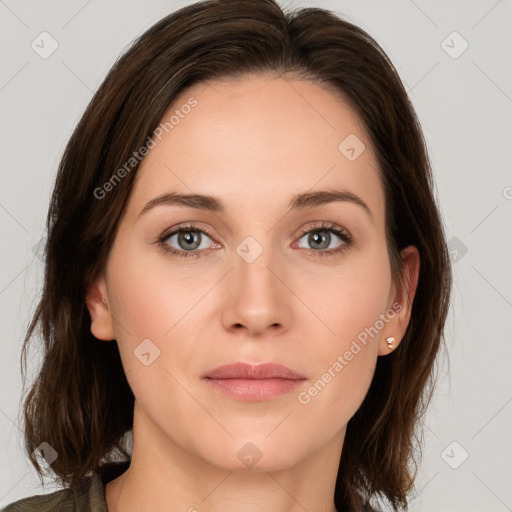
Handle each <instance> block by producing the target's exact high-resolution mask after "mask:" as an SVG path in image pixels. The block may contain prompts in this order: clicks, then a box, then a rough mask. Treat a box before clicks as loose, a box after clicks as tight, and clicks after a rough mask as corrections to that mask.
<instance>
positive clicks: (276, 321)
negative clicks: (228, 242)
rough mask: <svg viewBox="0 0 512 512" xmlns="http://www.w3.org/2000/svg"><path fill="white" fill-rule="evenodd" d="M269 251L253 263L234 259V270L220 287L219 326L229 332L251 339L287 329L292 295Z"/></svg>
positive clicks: (277, 263)
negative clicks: (222, 299) (243, 334)
mask: <svg viewBox="0 0 512 512" xmlns="http://www.w3.org/2000/svg"><path fill="white" fill-rule="evenodd" d="M283 267H284V266H283V265H280V264H279V262H278V257H277V256H273V255H272V254H271V251H270V250H268V251H267V250H264V251H263V252H262V253H261V254H260V255H259V256H258V257H257V258H256V259H255V260H254V261H251V259H250V258H245V257H244V255H243V253H242V256H240V255H239V254H238V253H236V254H235V255H234V268H233V269H232V270H231V272H230V273H229V275H228V276H227V279H226V280H225V283H224V290H223V291H224V293H223V295H224V297H225V300H224V303H223V311H222V323H223V326H224V328H225V329H226V330H228V331H230V332H243V333H245V335H249V336H251V337H257V336H269V335H272V336H277V335H279V334H282V333H283V332H285V331H286V330H288V329H289V327H290V324H291V320H292V310H291V301H292V300H293V293H292V292H291V291H290V290H289V289H288V288H287V286H286V284H285V283H286V272H285V270H284V268H283Z"/></svg>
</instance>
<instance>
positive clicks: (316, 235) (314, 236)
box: [311, 231, 330, 249]
mask: <svg viewBox="0 0 512 512" xmlns="http://www.w3.org/2000/svg"><path fill="white" fill-rule="evenodd" d="M321 233H327V232H326V231H317V232H315V233H312V234H311V238H312V239H313V243H320V245H322V247H319V249H325V248H326V247H329V237H330V236H329V235H328V236H324V237H323V238H324V242H325V241H326V242H327V243H323V244H322V242H321V239H322V235H321ZM319 239H320V240H319Z"/></svg>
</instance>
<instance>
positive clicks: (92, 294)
mask: <svg viewBox="0 0 512 512" xmlns="http://www.w3.org/2000/svg"><path fill="white" fill-rule="evenodd" d="M85 302H86V304H87V309H88V310H89V314H90V315H91V333H92V334H93V335H94V337H96V338H98V339H100V340H104V341H110V340H114V339H115V338H116V336H115V333H114V323H113V320H112V314H111V312H110V307H109V304H108V293H107V286H106V282H105V278H104V276H103V275H101V276H99V277H98V278H97V279H96V280H95V281H94V282H93V283H92V284H91V285H90V287H89V290H88V291H87V296H86V299H85Z"/></svg>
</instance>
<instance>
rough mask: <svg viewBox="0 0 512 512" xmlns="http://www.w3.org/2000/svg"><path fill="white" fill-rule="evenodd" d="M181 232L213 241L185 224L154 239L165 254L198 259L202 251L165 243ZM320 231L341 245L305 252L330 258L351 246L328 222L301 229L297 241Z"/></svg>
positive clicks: (343, 233) (344, 233) (345, 235)
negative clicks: (330, 235)
mask: <svg viewBox="0 0 512 512" xmlns="http://www.w3.org/2000/svg"><path fill="white" fill-rule="evenodd" d="M181 231H195V232H198V233H202V234H205V235H207V236H208V237H210V238H212V239H213V236H212V235H211V234H210V233H209V232H208V230H206V229H205V228H200V227H198V226H197V225H195V224H186V225H183V226H178V227H177V228H174V229H172V230H171V231H168V232H165V233H163V234H162V235H160V236H159V237H157V239H156V243H157V244H158V245H159V246H161V247H162V249H163V250H164V251H165V253H167V254H172V255H174V256H179V257H181V258H188V257H194V258H195V259H197V258H200V257H201V256H200V252H202V251H203V250H204V249H202V250H200V251H198V250H194V251H182V250H178V249H175V248H174V247H171V246H169V244H167V243H166V241H167V240H168V239H169V238H170V237H171V236H172V235H175V234H176V233H180V232H181ZM322 231H330V232H332V233H334V234H335V235H337V236H338V237H339V238H341V240H342V241H343V242H344V243H343V244H342V245H340V246H339V247H338V248H336V249H330V250H328V251H326V250H323V251H316V250H314V249H306V250H307V251H310V252H311V253H312V255H313V256H315V257H316V256H319V257H321V258H323V257H331V256H337V255H338V254H340V253H342V252H344V251H345V250H346V249H348V247H350V246H351V244H352V236H351V235H350V233H349V232H348V231H346V230H344V229H342V228H338V227H336V225H335V224H331V223H329V222H323V223H322V224H321V225H320V226H313V227H310V228H308V229H303V230H302V231H301V232H300V235H299V239H300V238H302V237H303V236H304V235H306V234H309V233H314V232H322Z"/></svg>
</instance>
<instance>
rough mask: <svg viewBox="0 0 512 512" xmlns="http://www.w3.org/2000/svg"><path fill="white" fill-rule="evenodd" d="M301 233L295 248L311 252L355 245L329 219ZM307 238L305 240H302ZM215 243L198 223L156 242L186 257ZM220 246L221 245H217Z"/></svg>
mask: <svg viewBox="0 0 512 512" xmlns="http://www.w3.org/2000/svg"><path fill="white" fill-rule="evenodd" d="M300 235H301V237H300V239H299V240H298V242H295V243H294V245H295V247H294V248H297V243H298V248H301V249H306V250H307V251H308V253H310V254H311V255H314V256H335V255H337V254H339V253H341V252H342V251H344V250H346V249H347V248H348V247H349V246H350V245H351V244H352V236H351V235H350V233H348V231H346V230H344V229H343V228H341V227H338V226H336V225H334V224H331V223H328V222H323V223H320V225H314V226H313V227H312V229H311V228H310V229H308V230H302V232H301V234H300ZM303 239H304V240H305V242H302V240H303ZM336 239H338V240H341V243H339V242H338V243H337V244H336ZM208 240H209V242H208ZM212 242H213V240H212V238H211V236H210V235H209V234H208V232H207V231H206V229H205V228H199V227H198V226H196V225H194V224H189V225H185V226H178V227H175V228H173V229H172V230H170V231H166V232H165V233H164V234H162V235H161V236H159V237H158V238H157V240H156V243H157V244H158V245H160V246H161V247H162V249H163V250H164V251H165V252H166V253H170V254H173V255H176V256H180V257H183V258H187V257H193V258H199V257H201V253H202V252H203V251H204V250H205V249H209V248H211V244H212ZM215 243H216V242H215ZM333 243H334V247H333ZM308 244H309V245H310V246H311V247H312V248H311V249H308V248H306V247H304V245H308ZM219 246H220V245H219V244H217V247H219Z"/></svg>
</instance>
